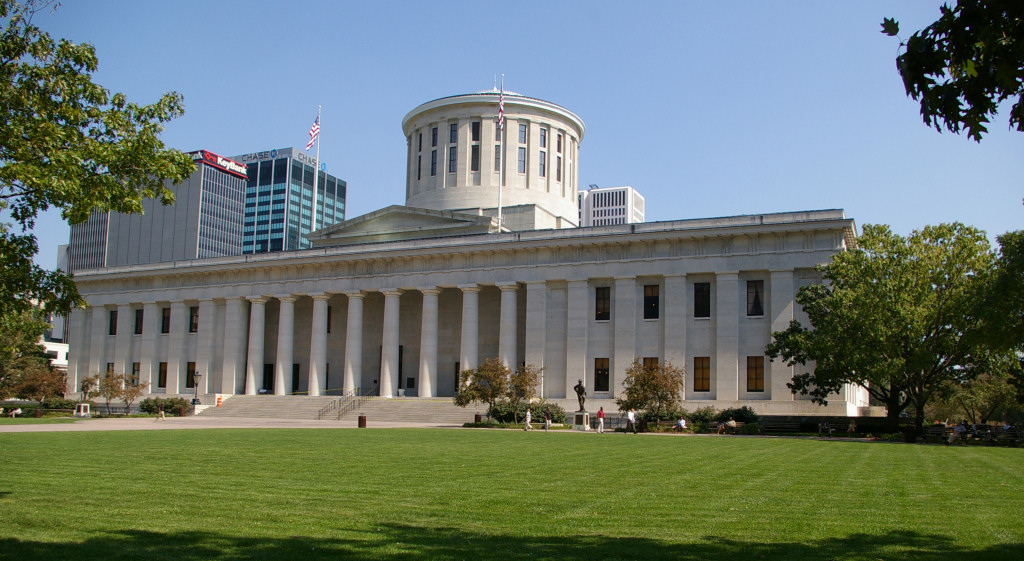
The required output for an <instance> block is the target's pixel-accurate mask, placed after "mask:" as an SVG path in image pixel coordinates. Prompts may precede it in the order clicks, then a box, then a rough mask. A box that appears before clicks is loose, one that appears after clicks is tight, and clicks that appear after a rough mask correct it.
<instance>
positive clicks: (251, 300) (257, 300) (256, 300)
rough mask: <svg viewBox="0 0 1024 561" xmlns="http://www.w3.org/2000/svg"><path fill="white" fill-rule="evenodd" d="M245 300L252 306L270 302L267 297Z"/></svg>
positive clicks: (249, 297) (253, 297) (251, 297)
mask: <svg viewBox="0 0 1024 561" xmlns="http://www.w3.org/2000/svg"><path fill="white" fill-rule="evenodd" d="M245 299H246V300H248V301H250V302H252V303H253V304H266V303H267V301H269V300H270V298H269V297H267V296H246V297H245ZM172 304H173V302H172Z"/></svg>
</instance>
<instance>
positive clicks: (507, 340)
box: [497, 282, 519, 371]
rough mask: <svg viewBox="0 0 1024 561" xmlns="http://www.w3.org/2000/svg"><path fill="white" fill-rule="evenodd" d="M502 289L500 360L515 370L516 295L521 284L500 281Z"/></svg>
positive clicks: (499, 337) (499, 330)
mask: <svg viewBox="0 0 1024 561" xmlns="http://www.w3.org/2000/svg"><path fill="white" fill-rule="evenodd" d="M497 286H498V288H499V289H501V312H500V313H499V318H500V319H499V323H498V360H500V361H501V363H502V364H504V365H505V366H506V367H508V368H510V369H512V370H513V371H514V370H515V369H516V368H518V366H519V365H518V363H517V362H516V319H517V317H518V315H519V314H518V310H517V303H516V296H517V293H518V291H519V286H518V285H517V284H516V283H514V282H511V283H499V284H498V285H497Z"/></svg>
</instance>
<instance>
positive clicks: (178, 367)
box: [167, 300, 188, 394]
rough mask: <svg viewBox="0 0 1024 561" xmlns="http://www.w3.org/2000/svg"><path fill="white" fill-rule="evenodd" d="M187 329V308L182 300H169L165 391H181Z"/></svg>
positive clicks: (174, 392)
mask: <svg viewBox="0 0 1024 561" xmlns="http://www.w3.org/2000/svg"><path fill="white" fill-rule="evenodd" d="M187 330H188V308H187V307H186V306H185V303H184V302H182V301H180V300H179V301H177V302H171V332H170V334H169V335H168V338H167V393H171V394H176V393H181V378H182V377H183V376H184V375H185V365H186V363H187V362H188V358H187V357H186V356H185V332H186V331H187Z"/></svg>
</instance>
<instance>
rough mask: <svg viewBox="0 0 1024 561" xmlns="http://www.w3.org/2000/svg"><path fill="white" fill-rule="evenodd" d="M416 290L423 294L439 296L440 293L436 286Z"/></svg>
mask: <svg viewBox="0 0 1024 561" xmlns="http://www.w3.org/2000/svg"><path fill="white" fill-rule="evenodd" d="M416 290H419V291H420V292H422V293H423V294H440V293H441V288H440V287H438V286H429V287H426V286H425V287H418V288H416Z"/></svg>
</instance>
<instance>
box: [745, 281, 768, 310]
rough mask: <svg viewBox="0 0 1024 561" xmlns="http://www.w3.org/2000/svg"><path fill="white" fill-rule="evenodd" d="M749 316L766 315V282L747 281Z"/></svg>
mask: <svg viewBox="0 0 1024 561" xmlns="http://www.w3.org/2000/svg"><path fill="white" fill-rule="evenodd" d="M747 315H748V316H763V315H764V281H763V280H752V281H747Z"/></svg>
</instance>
